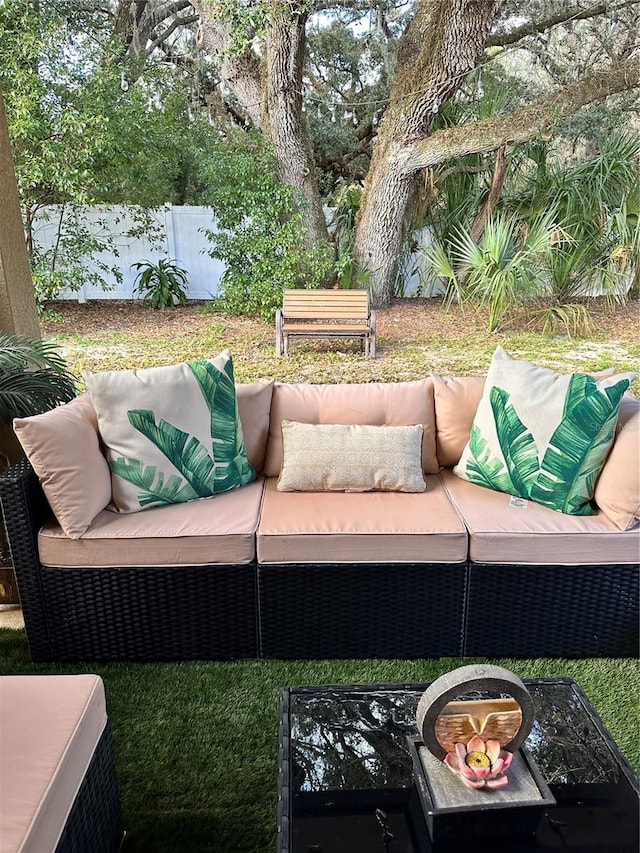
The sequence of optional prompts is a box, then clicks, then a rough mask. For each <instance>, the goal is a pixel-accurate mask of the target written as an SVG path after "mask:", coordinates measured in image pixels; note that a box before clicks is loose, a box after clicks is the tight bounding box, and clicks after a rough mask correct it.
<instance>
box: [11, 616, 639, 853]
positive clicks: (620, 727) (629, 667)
mask: <svg viewBox="0 0 640 853" xmlns="http://www.w3.org/2000/svg"><path fill="white" fill-rule="evenodd" d="M480 661H481V659H479V658H477V659H473V660H471V659H466V660H465V661H464V662H465V663H473V662H480ZM460 663H461V661H459V660H457V659H444V658H443V659H438V660H415V661H401V660H369V661H363V660H353V661H232V662H188V663H166V664H126V663H114V664H91V663H87V664H85V665H74V666H69V665H64V666H55V665H42V664H41V665H35V664H32V663H31V662H30V658H29V653H28V648H27V643H26V639H25V636H24V633H23V632H22V631H8V630H4V631H0V673H2V674H16V673H20V674H24V673H56V672H72V673H73V672H96V673H98V674H99V675H100V676H102V678H103V679H104V682H105V689H106V693H107V704H108V712H109V717H110V720H111V725H112V728H113V736H114V742H115V749H116V765H117V769H118V780H119V785H120V792H121V799H122V805H123V811H124V818H125V824H126V827H127V832H128V838H127V842H126V845H125V848H124V851H123V853H131V851H136V853H199V851H202V853H205V851H218V853H220V851H224V853H240V852H241V851H242V853H259V851H268V850H274V849H275V833H276V790H277V749H278V744H277V718H278V697H279V693H280V689H281V687H282V686H284V685H294V684H327V683H336V684H338V683H346V684H349V683H361V684H366V683H370V682H403V681H431V680H433V679H434V678H437V677H438V676H439V675H441V674H442V673H444V672H447V671H449V670H450V669H453V668H454V667H456V666H459V665H460ZM492 663H497V664H499V665H502V666H506V667H507V668H509V669H511V670H513V671H514V672H516V673H517V674H518V675H519V676H520V677H522V678H527V677H530V678H534V677H542V676H560V675H563V676H570V677H573V678H575V679H576V680H577V681H578V682H579V684H580V685H581V686H582V688H583V689H584V690H585V692H586V693H587V695H588V696H589V698H590V699H591V701H592V702H593V704H594V706H595V707H596V709H597V711H598V713H599V714H600V716H601V717H602V719H603V721H604V723H605V725H606V726H607V728H608V729H609V731H610V732H611V734H612V735H613V737H614V738H615V740H616V741H617V743H618V745H619V746H620V748H621V750H622V752H623V754H624V755H625V756H626V757H627V759H628V760H629V761H630V763H631V765H632V766H633V767H634V768H635V770H636V771H638V769H640V752H639V749H638V737H637V734H638V730H639V728H640V711H639V703H638V701H637V700H638V683H639V679H638V666H637V663H636V661H633V660H581V661H576V660H519V661H515V660H507V659H503V660H494V661H492Z"/></svg>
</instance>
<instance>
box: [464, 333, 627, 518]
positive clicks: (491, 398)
mask: <svg viewBox="0 0 640 853" xmlns="http://www.w3.org/2000/svg"><path fill="white" fill-rule="evenodd" d="M633 378H634V374H632V373H624V374H619V375H617V376H610V377H607V378H605V379H599V380H597V379H595V378H594V377H592V376H589V375H588V374H584V373H573V374H568V375H567V374H560V373H554V371H552V370H549V369H547V368H544V367H536V366H535V365H534V364H530V363H529V362H528V361H519V360H516V359H513V358H511V356H509V354H508V353H507V352H505V350H504V349H502V347H498V348H497V349H496V351H495V353H494V355H493V358H492V360H491V366H490V368H489V372H488V374H487V380H486V382H485V388H484V393H483V396H482V399H481V400H480V404H479V405H478V410H477V412H476V416H475V418H474V421H473V425H472V427H471V435H470V437H469V442H468V443H467V446H466V447H465V449H464V451H463V453H462V457H461V459H460V462H459V463H458V464H457V465H456V467H455V468H454V469H453V470H454V474H456V475H457V476H458V477H461V478H462V479H464V480H469V481H470V482H472V483H476V484H478V485H480V486H485V487H486V488H489V489H495V490H497V491H500V492H506V493H507V494H511V495H516V496H518V497H521V498H526V499H529V500H532V501H535V502H536V503H539V504H542V505H543V506H548V507H550V508H551V509H555V510H559V511H560V512H564V513H568V514H569V515H593V514H594V509H593V508H592V506H591V503H590V501H591V499H592V497H593V492H594V488H595V483H596V480H597V478H598V474H599V473H600V470H601V468H602V466H603V465H604V462H605V460H606V458H607V454H608V452H609V449H610V447H611V444H612V442H613V439H614V435H615V428H616V422H617V419H618V410H619V408H620V401H621V399H622V395H623V394H624V392H625V391H626V390H627V388H628V387H629V384H630V383H631V381H632V380H633Z"/></svg>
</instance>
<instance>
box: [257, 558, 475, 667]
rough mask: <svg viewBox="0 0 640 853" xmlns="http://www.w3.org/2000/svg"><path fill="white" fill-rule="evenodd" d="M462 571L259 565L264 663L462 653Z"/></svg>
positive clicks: (448, 568)
mask: <svg viewBox="0 0 640 853" xmlns="http://www.w3.org/2000/svg"><path fill="white" fill-rule="evenodd" d="M465 576H466V567H465V564H460V563H456V564H452V565H451V564H447V565H441V564H426V565H425V564H418V565H416V564H393V565H389V564H383V565H369V564H361V565H331V564H327V565H306V564H305V565H260V566H258V598H259V610H260V649H261V654H262V656H263V657H268V658H371V657H387V658H392V657H399V658H416V657H440V656H450V655H451V656H457V655H460V654H461V653H462V627H463V613H464V600H465V584H466V577H465Z"/></svg>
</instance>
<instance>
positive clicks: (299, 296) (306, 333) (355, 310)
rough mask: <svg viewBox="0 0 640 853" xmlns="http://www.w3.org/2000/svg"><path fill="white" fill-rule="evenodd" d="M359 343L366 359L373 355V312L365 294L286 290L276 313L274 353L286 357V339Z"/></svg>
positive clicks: (365, 291)
mask: <svg viewBox="0 0 640 853" xmlns="http://www.w3.org/2000/svg"><path fill="white" fill-rule="evenodd" d="M292 336H297V337H307V338H335V337H339V338H356V337H359V338H361V339H362V342H363V345H364V353H365V356H367V357H368V358H375V355H376V312H375V311H373V310H372V309H371V308H370V307H369V291H368V290H285V291H284V293H283V296H282V308H281V309H279V310H278V311H277V312H276V353H277V355H287V354H288V352H289V338H290V337H292Z"/></svg>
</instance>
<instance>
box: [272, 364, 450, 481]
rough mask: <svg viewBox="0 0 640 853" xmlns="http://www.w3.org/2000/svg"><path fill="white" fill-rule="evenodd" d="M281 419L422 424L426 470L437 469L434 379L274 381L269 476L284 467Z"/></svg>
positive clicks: (381, 424)
mask: <svg viewBox="0 0 640 853" xmlns="http://www.w3.org/2000/svg"><path fill="white" fill-rule="evenodd" d="M283 420H289V421H299V422H301V423H306V424H369V425H374V426H375V425H377V426H384V425H386V426H410V425H412V424H422V426H423V428H424V432H423V438H422V468H423V470H424V471H425V473H427V474H435V473H437V471H438V461H437V458H436V442H435V412H434V406H433V384H432V382H431V379H422V380H419V381H417V382H371V383H361V384H340V385H308V384H304V383H300V384H288V383H279V382H276V384H275V385H274V388H273V399H272V401H271V422H270V425H269V443H268V445H267V455H266V459H265V465H264V473H265V474H266V476H267V477H277V476H278V475H279V474H280V471H281V468H282V427H281V424H282V421H283Z"/></svg>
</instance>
